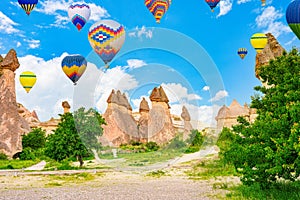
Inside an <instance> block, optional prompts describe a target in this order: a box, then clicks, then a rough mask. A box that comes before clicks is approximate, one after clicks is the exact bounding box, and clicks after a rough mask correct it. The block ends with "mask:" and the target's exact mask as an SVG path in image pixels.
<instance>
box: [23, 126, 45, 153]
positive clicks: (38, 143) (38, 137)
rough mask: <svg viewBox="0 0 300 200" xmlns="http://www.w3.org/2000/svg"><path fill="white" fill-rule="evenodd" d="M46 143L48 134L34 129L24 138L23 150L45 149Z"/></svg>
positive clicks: (39, 129)
mask: <svg viewBox="0 0 300 200" xmlns="http://www.w3.org/2000/svg"><path fill="white" fill-rule="evenodd" d="M45 142H46V132H45V131H44V130H42V129H41V128H33V129H32V131H31V132H29V133H28V134H27V135H23V136H22V146H23V149H25V148H27V147H29V148H31V149H33V150H37V149H39V148H43V147H44V146H45Z"/></svg>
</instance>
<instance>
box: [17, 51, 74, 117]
mask: <svg viewBox="0 0 300 200" xmlns="http://www.w3.org/2000/svg"><path fill="white" fill-rule="evenodd" d="M66 55H67V54H66V53H64V54H62V55H61V56H60V57H56V58H53V59H52V60H47V61H46V60H44V59H43V58H40V57H36V56H32V55H27V56H25V57H19V58H18V59H19V62H20V67H19V69H17V70H16V77H19V75H20V73H22V72H23V71H32V72H34V73H35V74H36V76H37V82H36V84H35V85H34V87H33V88H32V89H31V90H30V92H29V93H28V94H27V93H26V92H25V90H24V89H23V88H22V86H21V84H20V83H19V79H18V78H16V80H15V81H16V93H17V101H18V102H19V103H22V104H23V105H24V106H25V107H26V108H27V109H29V110H31V111H32V110H34V109H37V114H38V116H39V118H40V120H41V121H46V120H49V119H50V118H51V117H58V116H57V115H58V114H59V113H61V112H59V113H58V112H57V109H55V106H56V104H57V102H58V101H60V100H65V99H72V95H73V84H72V82H71V81H70V80H69V79H68V78H67V76H66V75H65V74H64V73H63V71H62V69H61V61H62V59H63V58H64V57H65V56H66Z"/></svg>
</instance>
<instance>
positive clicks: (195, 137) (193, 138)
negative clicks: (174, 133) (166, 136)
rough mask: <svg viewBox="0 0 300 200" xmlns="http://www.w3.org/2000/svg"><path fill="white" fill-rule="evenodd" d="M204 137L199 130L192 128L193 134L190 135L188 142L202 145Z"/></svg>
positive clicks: (192, 144) (193, 144) (191, 144)
mask: <svg viewBox="0 0 300 200" xmlns="http://www.w3.org/2000/svg"><path fill="white" fill-rule="evenodd" d="M203 141H204V137H203V135H202V134H201V132H199V131H198V130H195V129H194V130H192V131H191V134H190V135H189V138H188V139H187V140H186V142H187V143H188V144H189V145H190V146H198V147H200V146H201V145H202V144H203Z"/></svg>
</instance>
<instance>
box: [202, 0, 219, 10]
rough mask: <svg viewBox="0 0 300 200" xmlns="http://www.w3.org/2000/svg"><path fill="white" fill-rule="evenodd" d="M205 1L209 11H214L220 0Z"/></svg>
mask: <svg viewBox="0 0 300 200" xmlns="http://www.w3.org/2000/svg"><path fill="white" fill-rule="evenodd" d="M205 2H206V3H207V4H208V6H209V7H210V9H211V11H212V12H213V11H214V8H215V7H216V6H217V5H218V3H219V2H220V0H205Z"/></svg>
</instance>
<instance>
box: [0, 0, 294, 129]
mask: <svg viewBox="0 0 300 200" xmlns="http://www.w3.org/2000/svg"><path fill="white" fill-rule="evenodd" d="M73 2H74V1H68V0H45V1H40V2H39V3H38V4H37V6H36V8H35V9H34V10H33V11H32V12H31V14H30V16H27V15H26V14H25V12H24V11H23V10H22V9H21V7H20V6H19V5H18V3H17V1H5V2H2V3H1V7H0V54H2V55H5V54H6V53H7V52H8V50H9V49H11V48H14V49H15V50H16V51H17V54H18V57H19V61H20V64H21V66H20V68H19V69H18V70H17V71H16V77H18V75H19V74H20V73H21V72H22V71H25V70H31V71H33V72H35V73H36V74H37V77H38V81H37V83H36V85H35V86H34V88H33V89H32V90H31V91H30V93H29V94H27V93H26V92H25V90H24V89H23V88H21V86H20V84H19V81H18V79H16V88H17V100H18V102H20V103H22V104H23V105H25V106H26V107H27V108H28V109H29V110H36V111H37V113H38V115H39V117H40V119H41V121H45V120H48V119H49V118H50V117H51V116H53V117H57V114H58V113H61V112H62V108H61V102H62V101H63V100H68V101H70V102H71V104H74V107H76V106H80V105H84V106H92V107H96V108H97V109H98V110H99V111H100V112H102V113H103V112H104V110H105V108H106V103H105V101H106V98H107V96H108V95H109V93H110V91H111V89H113V88H114V89H120V90H121V91H122V92H125V93H126V94H127V96H128V98H129V99H130V101H131V102H130V103H131V105H132V106H133V108H134V110H136V109H137V108H138V105H139V101H140V99H141V98H142V97H143V96H146V97H147V96H149V91H150V90H151V89H152V88H153V87H154V86H158V85H163V87H164V88H165V89H166V90H167V94H168V95H169V98H170V104H171V113H173V114H180V111H181V107H182V105H186V106H187V108H188V109H189V111H190V113H191V115H192V118H194V119H195V120H200V121H202V122H204V123H206V124H213V123H214V116H215V114H216V112H217V111H218V109H219V107H220V106H222V105H223V104H227V105H228V104H230V102H231V101H232V100H233V99H237V100H238V101H239V102H240V103H241V104H244V103H248V104H249V103H250V99H251V98H250V96H251V95H253V94H254V90H253V87H254V86H256V85H260V82H259V81H258V80H257V79H256V77H255V75H254V66H255V54H256V52H255V51H254V49H253V48H252V47H251V45H250V42H249V39H250V37H251V35H252V34H254V33H256V32H263V33H267V32H271V33H272V34H273V35H275V36H276V37H277V39H278V41H279V42H280V44H281V45H282V46H283V47H284V48H285V49H286V50H290V49H291V48H292V47H298V46H299V44H300V43H299V40H298V39H296V37H295V35H294V34H293V33H292V32H291V30H290V29H289V27H288V25H287V23H286V20H285V10H286V8H287V6H288V3H289V2H290V0H286V1H274V0H273V1H272V0H267V5H266V6H265V7H262V6H261V2H260V0H221V2H220V3H219V5H218V6H217V7H216V8H215V12H213V13H212V12H211V11H210V9H209V7H208V5H207V4H206V3H205V1H204V0H193V1H182V0H173V1H172V4H171V6H170V7H169V10H168V11H167V13H166V14H165V15H164V16H163V18H162V20H161V23H160V24H157V23H156V22H155V19H154V17H153V16H152V14H151V13H150V12H149V11H148V10H147V8H146V7H145V5H144V1H143V0H131V1H124V0H114V1H111V0H101V1H92V0H86V1H85V2H86V3H88V4H89V5H90V7H91V12H92V13H91V17H90V20H89V21H88V23H87V24H86V25H85V26H84V27H83V29H82V30H81V31H80V32H79V31H77V29H76V27H75V26H74V25H73V24H72V23H71V21H70V20H69V19H68V14H67V9H68V6H69V5H70V4H71V3H73ZM75 2H77V1H75ZM101 19H113V20H115V21H118V22H119V23H120V24H122V25H124V27H125V31H126V39H125V43H124V45H123V47H122V49H121V51H120V52H119V54H118V55H117V56H116V57H115V58H114V60H113V61H112V63H111V64H110V67H111V68H110V69H108V70H105V69H104V68H103V66H104V64H103V62H101V60H100V58H99V57H97V56H96V55H95V54H94V53H93V50H92V48H91V46H90V44H89V42H88V39H87V33H88V29H89V27H90V26H91V25H92V24H93V23H95V22H97V21H99V20H101ZM240 47H244V48H247V49H248V55H247V56H246V57H245V59H244V60H241V59H240V58H239V56H238V55H237V49H238V48H240ZM68 54H81V55H83V56H85V57H86V58H87V60H88V62H89V65H88V69H87V70H86V72H85V74H84V75H83V76H82V77H81V79H80V80H79V81H78V85H77V86H76V87H74V86H73V85H72V82H71V81H70V80H68V78H67V77H66V76H65V75H64V74H63V72H62V70H61V60H62V59H63V58H64V57H65V56H66V55H68Z"/></svg>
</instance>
